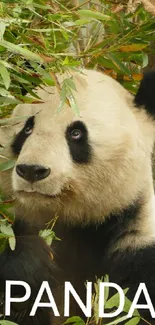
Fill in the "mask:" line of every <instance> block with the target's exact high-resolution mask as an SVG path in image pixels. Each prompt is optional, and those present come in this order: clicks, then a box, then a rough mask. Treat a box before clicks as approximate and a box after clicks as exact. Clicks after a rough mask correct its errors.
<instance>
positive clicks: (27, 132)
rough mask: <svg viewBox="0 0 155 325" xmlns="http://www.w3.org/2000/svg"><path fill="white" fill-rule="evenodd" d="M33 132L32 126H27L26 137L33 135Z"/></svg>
mask: <svg viewBox="0 0 155 325" xmlns="http://www.w3.org/2000/svg"><path fill="white" fill-rule="evenodd" d="M32 130H33V127H32V125H29V126H27V127H26V128H25V130H24V132H25V134H26V135H29V134H31V133H32Z"/></svg>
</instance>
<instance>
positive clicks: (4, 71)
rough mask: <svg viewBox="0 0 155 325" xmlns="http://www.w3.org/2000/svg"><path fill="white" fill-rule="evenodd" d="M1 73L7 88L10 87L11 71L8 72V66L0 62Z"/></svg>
mask: <svg viewBox="0 0 155 325" xmlns="http://www.w3.org/2000/svg"><path fill="white" fill-rule="evenodd" d="M0 74H1V77H2V79H3V82H4V85H5V88H6V89H8V88H9V86H10V73H9V72H8V70H7V68H6V67H5V66H4V65H2V64H0Z"/></svg>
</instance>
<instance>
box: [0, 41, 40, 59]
mask: <svg viewBox="0 0 155 325" xmlns="http://www.w3.org/2000/svg"><path fill="white" fill-rule="evenodd" d="M0 45H2V46H4V47H5V48H7V49H8V50H9V51H10V52H14V53H18V54H20V55H22V56H24V57H25V58H27V59H29V60H32V61H36V62H39V63H43V62H44V61H43V59H42V58H41V57H40V56H39V55H38V54H36V53H33V52H31V51H29V50H27V49H25V48H23V47H21V46H19V45H16V44H13V43H10V42H8V41H4V40H3V41H2V40H1V41H0Z"/></svg>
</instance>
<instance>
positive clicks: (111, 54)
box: [0, 0, 155, 325]
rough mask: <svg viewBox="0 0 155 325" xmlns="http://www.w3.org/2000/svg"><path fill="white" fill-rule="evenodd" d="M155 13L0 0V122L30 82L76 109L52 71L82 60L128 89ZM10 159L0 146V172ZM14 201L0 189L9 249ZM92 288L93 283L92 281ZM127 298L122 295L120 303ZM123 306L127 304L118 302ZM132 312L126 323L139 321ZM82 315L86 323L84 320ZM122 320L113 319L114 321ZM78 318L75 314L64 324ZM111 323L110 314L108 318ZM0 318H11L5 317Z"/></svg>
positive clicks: (33, 98)
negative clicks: (52, 89)
mask: <svg viewBox="0 0 155 325" xmlns="http://www.w3.org/2000/svg"><path fill="white" fill-rule="evenodd" d="M154 29H155V21H154V18H153V17H151V15H150V14H149V13H147V12H146V11H145V10H144V8H143V7H142V6H140V5H138V6H137V7H136V8H135V9H134V10H132V12H131V11H129V10H128V9H127V6H126V4H125V5H120V4H119V3H117V1H115V0H113V1H111V0H96V1H91V0H88V1H85V0H79V1H78V0H76V1H74V0H72V1H68V0H61V1H58V0H1V2H0V125H1V126H3V125H5V124H7V123H8V117H9V116H10V113H11V111H12V109H13V107H14V106H15V105H16V104H18V103H38V102H39V101H40V98H39V97H38V96H37V94H36V92H35V88H36V87H39V86H40V87H42V86H43V85H49V86H54V85H55V86H56V87H57V88H58V90H59V92H60V105H59V107H58V110H61V109H62V108H63V105H64V103H65V102H67V103H68V104H69V105H70V106H71V107H72V108H73V110H74V111H75V112H76V113H77V114H79V108H78V107H77V106H76V103H75V100H74V96H73V90H75V88H74V87H75V86H74V83H73V81H72V79H70V78H67V79H66V80H65V81H64V83H63V84H62V85H61V86H60V85H59V84H58V82H57V78H56V74H55V73H56V72H63V71H68V69H77V68H80V67H81V66H85V67H87V68H96V69H98V70H100V71H103V72H105V73H107V74H109V75H111V76H112V77H113V78H115V79H117V80H119V81H120V82H121V83H122V84H123V85H124V86H125V87H126V88H127V89H128V90H130V91H131V92H133V93H135V92H136V88H137V85H138V83H139V80H140V79H141V78H142V68H144V67H146V66H147V64H148V55H149V53H150V51H151V53H153V51H154V50H150V42H151V41H154ZM13 165H14V161H12V160H11V161H10V160H6V159H5V157H3V148H1V147H0V172H5V171H7V170H8V169H10V168H12V167H13ZM12 205H13V201H12V199H10V198H5V197H4V196H3V195H2V194H0V251H2V250H4V249H5V247H6V245H7V244H9V245H10V247H11V249H15V236H14V233H13V230H12V227H11V226H12V224H13V222H14V215H13V214H12V212H11V211H12V210H11V209H12ZM40 236H42V237H43V238H44V239H45V240H46V242H47V243H48V244H51V243H52V240H53V239H57V238H56V236H55V234H54V232H53V226H51V225H48V226H47V228H46V229H45V230H43V231H42V232H40ZM96 290H97V287H96ZM106 294H107V302H106V304H107V308H111V306H113V307H115V306H116V303H117V300H118V297H117V295H115V296H113V297H112V298H110V299H109V300H108V292H107V293H106ZM97 301H98V300H97V291H96V295H95V297H94V317H95V321H96V324H101V323H100V320H99V319H98V317H97V312H96V309H95V306H97V303H98V302H97ZM127 305H129V301H127V300H126V305H125V308H127V307H126V306H127ZM125 312H127V310H125ZM139 320H140V316H139V314H135V315H134V318H133V319H132V320H129V321H127V323H126V325H134V324H138V322H139ZM89 321H90V320H88V321H87V323H86V325H88V324H89ZM120 322H121V320H118V321H117V322H116V321H115V324H116V323H117V324H118V323H120ZM69 323H74V324H76V325H84V324H85V323H84V321H83V320H81V319H80V318H79V317H74V318H72V319H71V320H68V321H67V322H66V324H69ZM111 324H113V322H112V323H111ZM0 325H14V324H13V323H11V322H8V321H6V320H3V321H0Z"/></svg>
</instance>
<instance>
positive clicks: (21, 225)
mask: <svg viewBox="0 0 155 325" xmlns="http://www.w3.org/2000/svg"><path fill="white" fill-rule="evenodd" d="M14 232H15V236H16V248H15V250H14V251H11V249H10V248H9V247H7V249H6V250H5V251H4V252H3V253H1V254H0V293H1V294H0V302H1V303H0V307H1V309H2V310H1V311H3V313H4V304H3V293H4V292H5V285H6V281H7V280H11V281H24V282H26V283H27V284H28V285H29V286H30V288H31V297H30V299H29V300H27V301H26V302H23V303H19V302H18V303H16V302H14V303H12V304H11V316H9V317H6V319H9V320H11V321H13V322H16V323H17V324H18V325H43V324H46V325H51V315H50V311H49V309H48V308H38V310H37V312H36V314H35V316H31V317H30V316H29V314H30V311H31V309H32V306H33V303H34V300H35V298H36V296H37V294H38V291H39V289H40V286H41V284H42V282H43V281H48V283H49V286H50V288H51V290H52V288H54V286H55V275H56V273H57V268H56V266H55V265H54V262H53V260H52V252H51V249H50V247H48V246H47V245H46V243H45V242H44V240H42V238H40V237H39V236H38V235H37V233H36V234H34V232H33V234H32V227H31V233H30V232H29V229H28V227H27V224H26V223H25V222H21V221H18V220H17V222H16V223H15V226H14ZM12 289H13V290H12V292H11V295H12V297H22V296H24V294H25V289H24V288H23V287H22V286H13V287H12ZM46 299H47V297H46ZM4 300H5V298H4ZM43 300H44V297H43V298H42V301H43ZM47 302H49V300H47ZM0 314H1V312H0Z"/></svg>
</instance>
